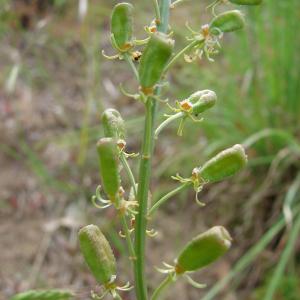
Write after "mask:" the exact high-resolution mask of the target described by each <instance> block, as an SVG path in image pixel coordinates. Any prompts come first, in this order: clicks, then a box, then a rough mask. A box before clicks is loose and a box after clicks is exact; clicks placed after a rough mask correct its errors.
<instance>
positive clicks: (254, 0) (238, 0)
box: [229, 0, 263, 5]
mask: <svg viewBox="0 0 300 300" xmlns="http://www.w3.org/2000/svg"><path fill="white" fill-rule="evenodd" d="M262 1H263V0H229V2H231V3H233V4H239V5H259V4H261V3H262Z"/></svg>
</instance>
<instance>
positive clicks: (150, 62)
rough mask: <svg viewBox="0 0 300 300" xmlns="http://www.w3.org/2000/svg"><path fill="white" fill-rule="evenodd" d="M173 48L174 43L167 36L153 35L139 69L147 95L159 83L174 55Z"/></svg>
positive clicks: (141, 82)
mask: <svg viewBox="0 0 300 300" xmlns="http://www.w3.org/2000/svg"><path fill="white" fill-rule="evenodd" d="M173 47H174V41H173V40H171V39H170V38H168V36H167V35H165V34H163V33H160V32H157V33H153V34H152V35H151V38H150V40H149V42H148V44H147V46H146V48H145V50H144V53H143V55H142V58H141V62H140V67H139V78H140V85H141V87H142V90H143V92H145V93H146V94H148V93H151V92H152V90H153V87H154V85H155V84H156V83H157V82H158V81H159V79H160V77H161V75H162V73H163V70H164V68H165V67H166V65H167V63H168V61H169V59H170V57H171V55H172V51H173Z"/></svg>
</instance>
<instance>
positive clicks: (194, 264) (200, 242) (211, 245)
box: [175, 226, 232, 273]
mask: <svg viewBox="0 0 300 300" xmlns="http://www.w3.org/2000/svg"><path fill="white" fill-rule="evenodd" d="M231 241H232V239H231V237H230V235H229V233H228V231H227V230H226V229H225V228H224V227H222V226H215V227H212V228H211V229H209V230H207V231H206V232H204V233H202V234H200V235H198V236H197V237H195V238H194V239H193V240H192V241H191V242H189V243H188V244H187V245H186V246H185V247H184V249H183V250H182V251H181V253H180V255H179V257H178V259H177V264H176V267H175V269H176V270H177V272H178V273H184V272H191V271H196V270H198V269H200V268H203V267H206V266H207V265H209V264H211V263H212V262H214V261H216V260H217V259H218V258H219V257H221V256H222V255H224V254H225V253H226V252H227V251H228V249H229V248H230V247H231Z"/></svg>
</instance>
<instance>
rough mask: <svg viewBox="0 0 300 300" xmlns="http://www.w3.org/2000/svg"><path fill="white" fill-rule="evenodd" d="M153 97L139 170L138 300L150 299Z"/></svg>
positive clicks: (136, 245) (147, 112)
mask: <svg viewBox="0 0 300 300" xmlns="http://www.w3.org/2000/svg"><path fill="white" fill-rule="evenodd" d="M153 102H154V101H153V99H152V98H151V97H148V100H147V103H146V118H145V128H144V140H143V146H142V157H141V162H140V171H139V185H138V194H137V199H138V203H139V207H138V215H137V216H136V227H135V255H136V261H135V272H134V273H135V288H136V296H137V299H138V300H146V299H148V293H147V286H146V278H145V242H146V229H147V205H148V191H149V186H150V177H151V156H152V149H153V116H152V109H153Z"/></svg>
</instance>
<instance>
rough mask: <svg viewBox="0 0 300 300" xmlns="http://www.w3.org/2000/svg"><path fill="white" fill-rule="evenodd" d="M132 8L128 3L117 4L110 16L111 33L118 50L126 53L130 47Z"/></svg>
mask: <svg viewBox="0 0 300 300" xmlns="http://www.w3.org/2000/svg"><path fill="white" fill-rule="evenodd" d="M132 13H133V6H132V4H130V3H126V2H123V3H119V4H117V5H116V6H115V7H114V9H113V12H112V16H111V33H112V34H113V37H114V40H115V43H116V46H117V47H118V48H119V49H118V50H121V51H125V52H126V51H127V50H128V49H130V48H131V46H132V31H133V29H132V28H133V16H132Z"/></svg>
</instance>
